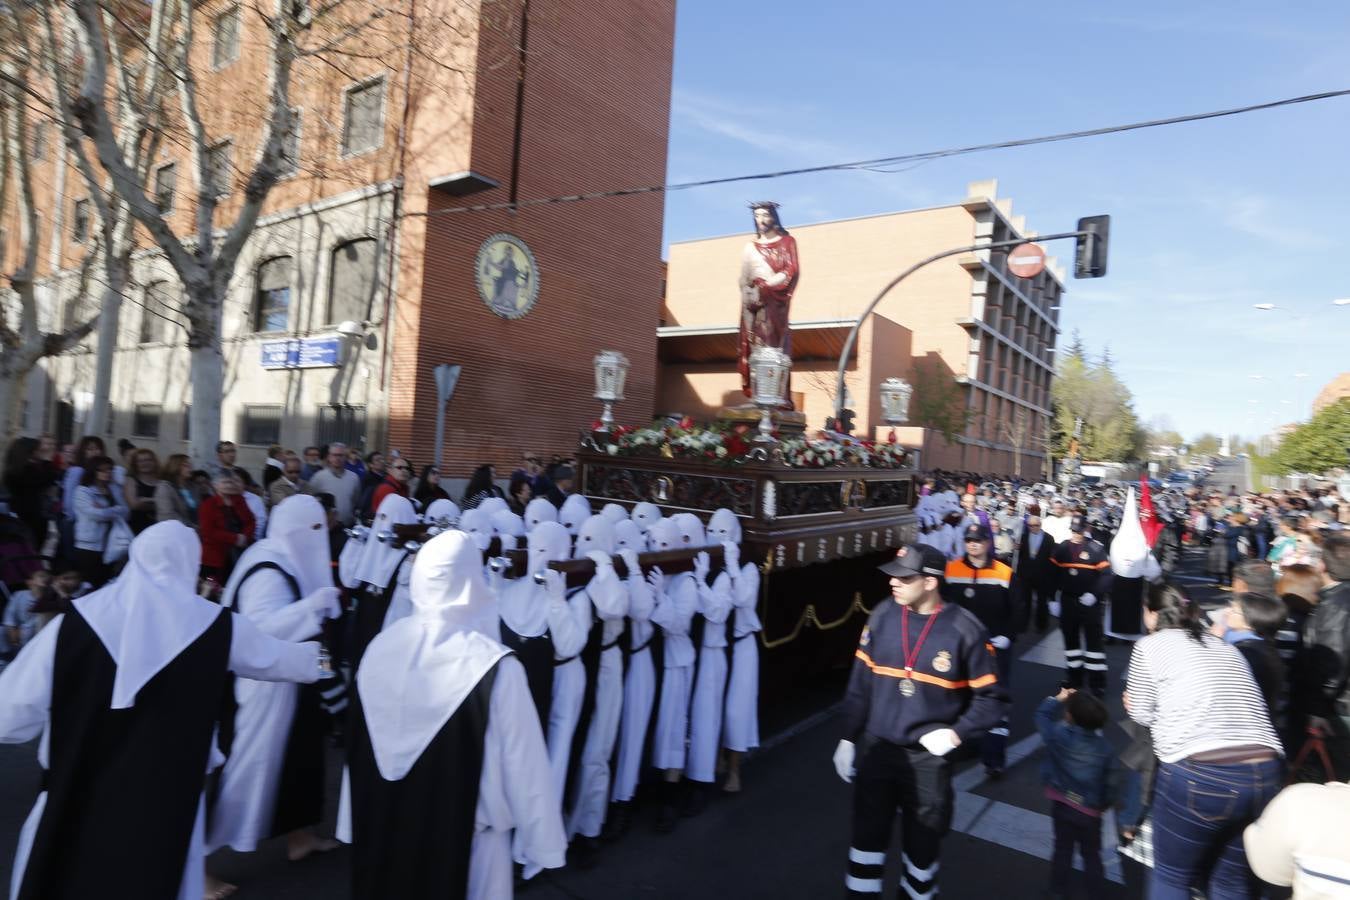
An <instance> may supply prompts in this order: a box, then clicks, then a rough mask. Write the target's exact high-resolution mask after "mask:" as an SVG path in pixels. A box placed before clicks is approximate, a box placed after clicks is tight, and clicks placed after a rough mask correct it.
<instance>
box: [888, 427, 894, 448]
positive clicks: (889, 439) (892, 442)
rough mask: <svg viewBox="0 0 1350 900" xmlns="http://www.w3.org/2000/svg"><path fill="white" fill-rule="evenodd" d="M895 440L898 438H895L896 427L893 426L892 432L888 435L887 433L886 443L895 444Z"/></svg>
mask: <svg viewBox="0 0 1350 900" xmlns="http://www.w3.org/2000/svg"><path fill="white" fill-rule="evenodd" d="M895 440H896V438H895V429H894V428H892V429H891V433H890V434H888V435H886V443H888V444H894V443H895Z"/></svg>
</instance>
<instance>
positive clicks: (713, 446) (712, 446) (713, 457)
mask: <svg viewBox="0 0 1350 900" xmlns="http://www.w3.org/2000/svg"><path fill="white" fill-rule="evenodd" d="M594 430H595V431H599V430H600V423H599V422H598V421H597V422H596V423H595V427H594ZM753 431H754V428H753V427H752V426H750V425H746V424H744V423H736V424H731V423H724V422H717V423H713V424H711V425H702V424H699V423H696V422H695V421H694V420H693V419H692V418H690V417H689V416H685V417H684V418H683V419H680V420H679V421H678V422H672V421H669V420H657V421H655V422H653V423H652V424H651V425H648V426H646V427H642V428H639V427H637V426H634V425H619V426H615V427H614V428H613V429H611V430H610V431H609V442H608V443H607V444H606V445H605V448H604V449H605V452H606V453H608V454H609V455H610V456H663V457H666V458H668V459H704V460H709V461H713V462H718V463H723V464H725V465H738V464H740V463H743V462H747V461H749V460H750V458H751V457H750V454H751V451H752V450H753V449H754V448H755V446H756V445H755V443H754V441H753V438H754V434H753V433H752V432H753ZM775 437H777V434H776V433H775ZM776 446H777V448H778V450H779V451H780V452H779V454H775V456H776V457H780V458H781V460H782V462H783V463H784V464H785V465H788V466H791V467H792V468H799V469H824V468H829V467H831V466H869V467H871V468H876V469H900V468H904V467H905V466H906V465H908V461H909V453H908V451H907V450H906V449H905V448H904V447H902V446H900V445H899V444H898V443H896V442H895V436H894V433H892V435H891V438H890V440H889V441H886V442H877V441H870V440H862V439H859V438H855V437H852V436H850V435H844V434H838V433H836V432H828V431H821V432H817V434H816V436H815V437H814V438H800V437H791V438H784V439H781V440H779V441H778V443H777V445H776Z"/></svg>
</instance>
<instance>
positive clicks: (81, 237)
mask: <svg viewBox="0 0 1350 900" xmlns="http://www.w3.org/2000/svg"><path fill="white" fill-rule="evenodd" d="M70 224H71V230H72V231H73V233H74V236H75V243H77V244H83V243H84V242H85V241H87V240H89V201H88V200H76V201H75V214H74V215H73V216H71V223H70Z"/></svg>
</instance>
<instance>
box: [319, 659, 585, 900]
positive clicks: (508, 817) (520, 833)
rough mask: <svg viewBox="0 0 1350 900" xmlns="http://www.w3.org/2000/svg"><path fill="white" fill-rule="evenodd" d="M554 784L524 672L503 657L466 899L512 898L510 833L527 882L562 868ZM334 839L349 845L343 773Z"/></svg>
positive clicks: (347, 787)
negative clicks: (335, 837) (553, 791)
mask: <svg viewBox="0 0 1350 900" xmlns="http://www.w3.org/2000/svg"><path fill="white" fill-rule="evenodd" d="M530 732H533V735H531V734H530ZM549 779H550V776H549V765H548V757H547V755H546V754H545V753H544V752H543V736H542V735H541V733H540V729H539V715H538V713H536V712H535V709H534V703H532V702H531V701H530V689H529V685H528V684H527V683H526V681H525V668H524V667H523V666H522V665H521V664H520V661H519V660H517V659H515V658H514V657H506V658H504V659H502V661H501V662H499V663H498V664H497V674H496V678H495V680H494V682H493V685H492V699H491V700H490V701H489V708H488V724H487V732H486V733H485V734H484V736H483V768H482V769H481V771H480V773H479V776H478V805H477V807H475V810H474V834H473V847H472V849H471V850H470V855H469V892H468V898H469V900H501V898H504V897H510V896H512V891H513V889H514V888H513V880H514V876H513V872H512V867H511V860H512V830H513V829H514V831H515V837H514V847H515V857H516V859H517V860H518V861H519V862H522V863H523V864H524V866H525V877H526V878H532V877H534V876H535V875H536V874H538V873H539V871H540V870H541V869H557V868H560V867H561V866H562V865H563V863H564V862H565V858H566V855H567V837H566V835H564V833H563V824H562V815H561V813H560V812H559V810H558V805H557V804H556V803H554V802H553V800H552V794H551V791H552V785H551V782H550V780H549ZM337 839H338V840H340V841H343V842H344V843H348V844H350V843H351V841H352V810H351V786H350V782H349V781H348V777H347V773H346V772H345V771H344V772H343V776H342V798H341V800H340V802H339V803H338V823H337Z"/></svg>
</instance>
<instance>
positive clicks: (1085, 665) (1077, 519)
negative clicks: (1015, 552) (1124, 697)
mask: <svg viewBox="0 0 1350 900" xmlns="http://www.w3.org/2000/svg"><path fill="white" fill-rule="evenodd" d="M1088 528H1089V526H1088V521H1087V519H1086V518H1085V517H1083V516H1074V517H1073V519H1072V520H1071V521H1070V523H1069V539H1068V540H1067V541H1065V542H1064V543H1062V544H1060V545H1059V546H1057V547H1055V552H1054V553H1053V554H1052V555H1051V557H1050V562H1051V564H1052V565H1053V566H1054V568H1055V571H1056V573H1057V574H1058V578H1057V581H1058V586H1059V600H1060V618H1059V630H1060V633H1061V634H1063V635H1064V683H1065V685H1067V686H1068V687H1071V688H1081V687H1082V686H1083V671H1084V670H1085V669H1086V670H1087V673H1088V678H1087V680H1088V687H1090V688H1091V689H1092V693H1093V694H1094V695H1096V696H1098V697H1101V696H1103V695H1104V694H1105V693H1106V651H1105V650H1104V649H1103V647H1102V605H1101V600H1103V599H1104V598H1105V597H1106V594H1107V592H1108V591H1109V590H1110V589H1111V578H1112V575H1111V562H1110V560H1108V559H1107V557H1106V550H1105V549H1103V547H1102V545H1101V544H1099V543H1097V542H1096V541H1094V540H1093V539H1092V538H1091V537H1089V536H1088V534H1087V532H1088Z"/></svg>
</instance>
